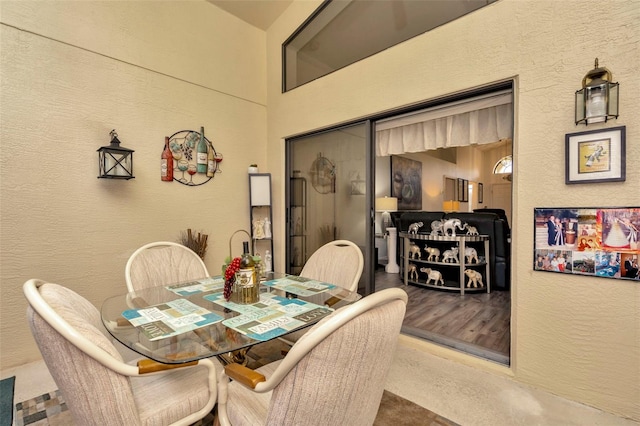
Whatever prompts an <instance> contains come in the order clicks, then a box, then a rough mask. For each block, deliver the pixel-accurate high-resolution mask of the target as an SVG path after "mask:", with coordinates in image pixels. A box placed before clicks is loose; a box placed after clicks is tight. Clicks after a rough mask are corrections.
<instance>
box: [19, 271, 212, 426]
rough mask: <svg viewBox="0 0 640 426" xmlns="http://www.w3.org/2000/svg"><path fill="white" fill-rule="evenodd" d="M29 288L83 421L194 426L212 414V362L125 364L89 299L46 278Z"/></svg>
mask: <svg viewBox="0 0 640 426" xmlns="http://www.w3.org/2000/svg"><path fill="white" fill-rule="evenodd" d="M23 289H24V294H25V296H26V298H27V300H28V302H29V306H28V307H27V317H28V320H29V325H30V327H31V332H32V333H33V336H34V338H35V340H36V342H37V344H38V347H39V348H40V352H41V353H42V356H43V358H44V361H45V363H46V365H47V367H48V368H49V371H50V372H51V375H52V376H53V378H54V380H55V382H56V384H57V385H58V387H59V389H60V391H61V392H62V394H63V395H64V398H65V401H66V403H67V406H68V407H69V411H70V412H71V414H72V415H73V417H74V420H75V422H76V423H77V424H81V425H100V426H111V425H113V426H121V425H169V424H171V425H189V424H191V423H194V422H196V421H197V420H199V419H201V418H203V417H205V416H206V415H207V414H208V413H209V412H211V410H212V408H213V406H214V404H215V402H216V397H217V386H216V367H215V364H214V362H212V361H211V360H208V359H205V360H201V361H196V362H193V363H187V364H177V365H166V364H159V363H156V362H154V361H151V360H148V359H144V360H141V361H138V364H137V365H130V364H126V363H124V362H123V361H122V358H121V356H120V355H119V354H118V351H117V350H116V348H115V347H114V346H113V344H112V343H111V342H110V340H109V339H108V338H107V337H106V336H105V335H104V334H103V332H102V331H101V328H102V327H101V324H102V323H101V319H100V313H99V312H98V310H97V309H96V308H95V306H93V305H92V304H91V303H90V302H89V301H87V300H86V299H84V298H83V297H81V296H79V295H78V294H77V293H75V292H73V291H71V290H70V289H68V288H65V287H62V286H60V285H57V284H51V283H45V282H44V281H41V280H29V281H27V282H26V283H25V284H24V287H23Z"/></svg>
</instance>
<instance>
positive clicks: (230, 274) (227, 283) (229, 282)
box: [223, 257, 240, 302]
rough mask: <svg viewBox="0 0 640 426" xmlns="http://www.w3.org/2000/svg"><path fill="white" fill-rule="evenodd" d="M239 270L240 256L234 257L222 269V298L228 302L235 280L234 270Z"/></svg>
mask: <svg viewBox="0 0 640 426" xmlns="http://www.w3.org/2000/svg"><path fill="white" fill-rule="evenodd" d="M239 270H240V258H239V257H236V258H234V259H233V260H232V261H231V262H229V264H228V265H227V267H226V268H225V270H224V293H223V294H224V299H225V300H226V301H227V302H228V301H229V300H230V299H231V295H232V293H233V285H234V284H235V282H236V272H238V271H239Z"/></svg>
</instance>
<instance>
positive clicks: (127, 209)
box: [0, 1, 277, 368]
mask: <svg viewBox="0 0 640 426" xmlns="http://www.w3.org/2000/svg"><path fill="white" fill-rule="evenodd" d="M0 8H1V9H0V10H1V12H2V15H1V21H2V25H1V26H0V38H1V43H2V45H1V58H0V59H1V67H0V72H1V74H0V77H1V93H2V95H1V96H2V99H1V100H2V108H1V112H0V114H1V115H0V121H1V122H2V127H1V130H0V132H1V133H0V137H1V143H2V149H1V150H0V174H1V175H0V177H1V181H0V185H1V186H0V188H1V192H0V196H1V202H0V212H1V224H0V226H1V227H0V237H1V238H0V266H1V271H0V286H1V287H0V291H1V309H0V314H1V315H2V318H1V325H0V327H1V329H0V331H1V341H0V345H1V354H2V355H1V356H2V359H1V364H0V366H1V367H0V368H6V367H10V366H13V365H19V364H22V363H25V362H28V361H33V360H36V359H39V358H40V353H39V352H38V350H37V348H36V346H35V344H34V342H33V339H32V338H31V334H30V333H29V330H28V327H27V322H26V317H25V309H26V301H25V299H24V297H23V295H22V284H23V283H24V282H25V281H26V280H27V279H29V278H41V279H45V280H49V281H53V282H57V283H59V284H62V285H66V286H68V287H70V288H72V289H73V290H75V291H77V292H79V293H80V294H82V295H83V296H85V297H87V298H88V299H89V300H91V301H92V302H93V303H94V304H95V305H97V306H100V303H101V302H102V301H103V300H104V299H106V298H107V297H109V296H113V295H115V294H117V293H121V292H123V291H125V290H126V286H125V282H124V267H125V263H126V261H127V259H128V257H129V255H130V254H131V253H132V252H133V251H134V250H135V249H136V248H138V247H139V246H141V245H143V244H145V243H147V242H150V241H157V240H170V241H175V240H176V239H177V238H178V236H179V234H180V231H182V230H186V229H187V228H192V229H194V230H197V231H202V232H204V233H206V234H208V235H209V240H208V241H209V249H208V251H207V255H206V258H205V262H206V264H207V266H208V268H209V270H210V271H212V272H218V271H219V270H220V266H221V264H222V262H223V260H224V257H225V256H227V254H228V250H229V249H228V241H229V237H230V235H231V233H232V232H233V231H234V230H235V229H239V228H244V229H249V227H248V226H249V214H248V213H249V212H248V208H247V203H248V197H249V196H248V178H247V166H248V165H249V164H251V163H254V162H255V163H259V164H260V165H261V166H263V168H262V170H263V171H266V169H265V168H264V157H265V146H266V140H265V135H266V105H265V103H266V80H265V72H266V71H265V69H266V60H265V54H266V52H265V40H266V36H265V33H264V32H263V31H259V30H257V29H255V28H253V27H251V26H249V25H247V24H245V23H243V22H241V21H239V20H238V19H235V18H231V17H230V15H228V14H227V13H225V12H222V11H221V10H219V9H217V8H216V7H214V6H212V5H211V4H209V3H206V2H204V1H202V2H76V1H73V2H9V1H2V2H0ZM230 34H232V35H233V36H230ZM201 125H202V126H204V127H205V132H206V135H207V136H208V138H209V139H210V140H212V141H213V143H214V146H215V148H216V150H218V151H220V152H222V153H223V155H224V160H223V162H222V163H221V165H222V170H223V172H222V173H221V174H220V175H216V177H215V178H214V179H213V180H212V181H210V182H209V183H207V184H205V185H203V186H199V187H187V186H184V185H180V184H178V183H167V182H161V181H160V163H159V160H160V153H161V151H162V149H163V146H164V137H165V136H169V135H171V134H172V133H174V132H176V131H178V130H183V129H196V130H199V127H200V126H201ZM113 128H115V129H116V130H117V132H118V134H119V138H120V140H121V141H122V145H123V146H125V147H128V148H132V149H134V150H135V154H134V174H135V179H132V180H129V181H111V180H104V179H97V178H96V176H97V174H98V170H97V153H96V149H98V148H99V147H100V146H102V145H107V144H108V142H109V131H110V130H111V129H113ZM274 229H277V228H275V227H274ZM240 240H241V239H238V241H237V245H238V247H236V250H238V252H239V251H240V250H241V245H240Z"/></svg>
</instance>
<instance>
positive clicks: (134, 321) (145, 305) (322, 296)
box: [101, 272, 361, 364]
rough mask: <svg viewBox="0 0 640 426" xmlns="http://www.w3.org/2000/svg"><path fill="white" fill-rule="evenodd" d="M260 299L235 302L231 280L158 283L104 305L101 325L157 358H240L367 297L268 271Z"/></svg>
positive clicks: (176, 361)
mask: <svg viewBox="0 0 640 426" xmlns="http://www.w3.org/2000/svg"><path fill="white" fill-rule="evenodd" d="M265 278H266V279H264V280H262V281H261V283H260V287H259V294H260V301H259V302H257V303H253V304H240V303H233V302H228V301H226V300H225V298H224V296H223V289H224V278H223V277H222V276H215V277H206V278H202V279H198V280H190V281H186V282H180V283H174V284H170V285H166V286H157V287H152V288H146V289H142V290H136V291H134V292H130V293H124V294H120V295H118V296H114V297H111V298H109V299H107V300H105V301H104V303H103V304H102V307H101V316H102V322H103V324H104V325H105V327H106V329H107V331H108V332H109V333H110V334H111V335H112V336H113V337H114V338H115V339H116V340H118V341H119V342H120V343H122V344H123V345H125V346H127V347H129V348H131V349H132V350H134V351H135V352H137V353H139V354H140V355H143V356H145V357H147V358H150V359H152V360H155V361H158V362H161V363H165V364H179V363H184V362H191V361H195V360H198V359H203V358H209V357H213V356H220V355H224V354H229V353H234V352H237V351H241V350H246V349H247V348H249V347H251V346H253V345H255V344H258V343H261V342H266V341H269V340H272V339H275V338H278V337H280V336H285V335H286V334H289V333H291V332H293V331H296V330H300V329H302V328H305V327H309V326H311V325H313V324H315V323H317V322H318V321H320V320H321V319H322V318H324V317H326V316H327V315H329V314H330V313H331V312H333V311H334V310H335V309H338V308H340V307H342V306H346V305H349V304H351V303H353V302H355V301H357V300H359V299H360V298H361V296H360V295H359V294H358V293H356V292H352V291H349V290H346V289H344V288H341V287H338V286H336V285H333V284H331V283H325V282H321V281H316V280H311V279H308V278H302V277H298V276H295V275H286V274H281V273H273V272H271V273H267V275H266V277H265Z"/></svg>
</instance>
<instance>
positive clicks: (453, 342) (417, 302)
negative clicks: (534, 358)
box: [375, 270, 511, 364]
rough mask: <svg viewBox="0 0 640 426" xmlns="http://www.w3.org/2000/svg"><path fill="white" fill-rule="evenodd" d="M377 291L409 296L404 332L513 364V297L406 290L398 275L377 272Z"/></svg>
mask: <svg viewBox="0 0 640 426" xmlns="http://www.w3.org/2000/svg"><path fill="white" fill-rule="evenodd" d="M375 280H376V281H375V282H376V290H381V289H384V288H389V287H401V288H403V289H404V290H405V291H406V292H407V294H408V295H409V303H408V304H407V313H406V315H405V319H404V323H403V327H402V332H403V333H405V334H409V335H413V336H416V337H420V338H423V339H426V340H429V341H432V342H435V343H438V344H441V345H445V346H449V347H452V348H454V349H458V350H461V351H464V352H467V353H470V354H473V355H477V356H480V357H483V358H486V359H490V360H493V361H496V362H499V363H501V364H509V353H510V351H509V349H510V344H511V336H510V318H511V294H510V292H508V291H493V292H491V293H490V294H487V293H472V294H465V295H464V296H462V295H460V294H459V293H453V292H450V291H445V290H436V289H430V288H424V287H418V286H414V285H409V286H404V284H403V283H402V281H401V280H400V278H399V275H398V274H387V273H385V272H384V270H379V271H377V272H376V276H375Z"/></svg>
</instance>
